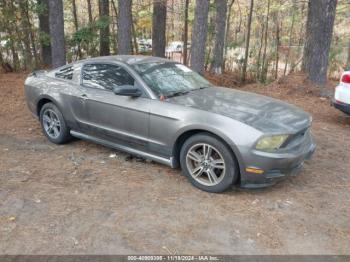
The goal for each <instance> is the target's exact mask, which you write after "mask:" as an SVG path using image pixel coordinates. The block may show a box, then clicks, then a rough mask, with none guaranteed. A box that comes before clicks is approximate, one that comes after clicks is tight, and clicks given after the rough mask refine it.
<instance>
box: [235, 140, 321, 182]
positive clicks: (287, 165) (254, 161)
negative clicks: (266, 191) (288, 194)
mask: <svg viewBox="0 0 350 262" xmlns="http://www.w3.org/2000/svg"><path fill="white" fill-rule="evenodd" d="M315 150H316V144H315V143H314V141H313V139H312V137H311V134H308V135H307V137H306V139H305V140H304V141H303V143H302V144H300V145H299V146H298V147H297V148H294V149H292V150H290V151H289V152H284V153H268V152H259V151H255V150H253V151H252V152H250V153H247V154H245V165H244V167H243V168H241V181H240V186H241V187H242V188H249V189H252V188H263V187H267V186H271V185H274V184H276V183H277V182H279V181H281V180H284V179H285V178H287V177H289V176H295V175H297V174H298V173H299V172H300V170H301V169H302V167H303V164H304V162H305V161H306V160H309V159H311V157H312V155H313V154H314V152H315ZM247 167H249V168H258V169H259V170H263V171H264V172H263V173H262V174H254V173H250V172H247V171H246V168H247Z"/></svg>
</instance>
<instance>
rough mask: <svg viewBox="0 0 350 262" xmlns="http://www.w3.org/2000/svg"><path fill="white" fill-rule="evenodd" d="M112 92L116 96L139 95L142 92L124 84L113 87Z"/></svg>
mask: <svg viewBox="0 0 350 262" xmlns="http://www.w3.org/2000/svg"><path fill="white" fill-rule="evenodd" d="M113 92H114V94H116V95H118V96H131V97H139V96H141V95H142V92H141V91H140V89H138V88H136V87H134V86H131V85H124V86H119V87H115V88H114V89H113Z"/></svg>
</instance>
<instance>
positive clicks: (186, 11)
mask: <svg viewBox="0 0 350 262" xmlns="http://www.w3.org/2000/svg"><path fill="white" fill-rule="evenodd" d="M189 5H190V0H185V18H184V39H183V40H184V50H183V64H185V65H187V51H188V48H187V47H188V7H189Z"/></svg>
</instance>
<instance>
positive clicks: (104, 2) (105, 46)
mask: <svg viewBox="0 0 350 262" xmlns="http://www.w3.org/2000/svg"><path fill="white" fill-rule="evenodd" d="M98 7H99V16H100V21H102V24H103V26H101V27H100V56H107V55H110V48H109V0H99V5H98Z"/></svg>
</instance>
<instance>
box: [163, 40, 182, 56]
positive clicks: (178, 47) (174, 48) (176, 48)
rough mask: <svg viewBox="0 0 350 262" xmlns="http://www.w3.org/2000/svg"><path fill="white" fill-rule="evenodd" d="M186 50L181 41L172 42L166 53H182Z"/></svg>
mask: <svg viewBox="0 0 350 262" xmlns="http://www.w3.org/2000/svg"><path fill="white" fill-rule="evenodd" d="M183 48H184V44H183V42H181V41H174V42H171V43H170V44H169V45H168V46H167V47H166V49H165V53H181V52H182V50H183Z"/></svg>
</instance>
